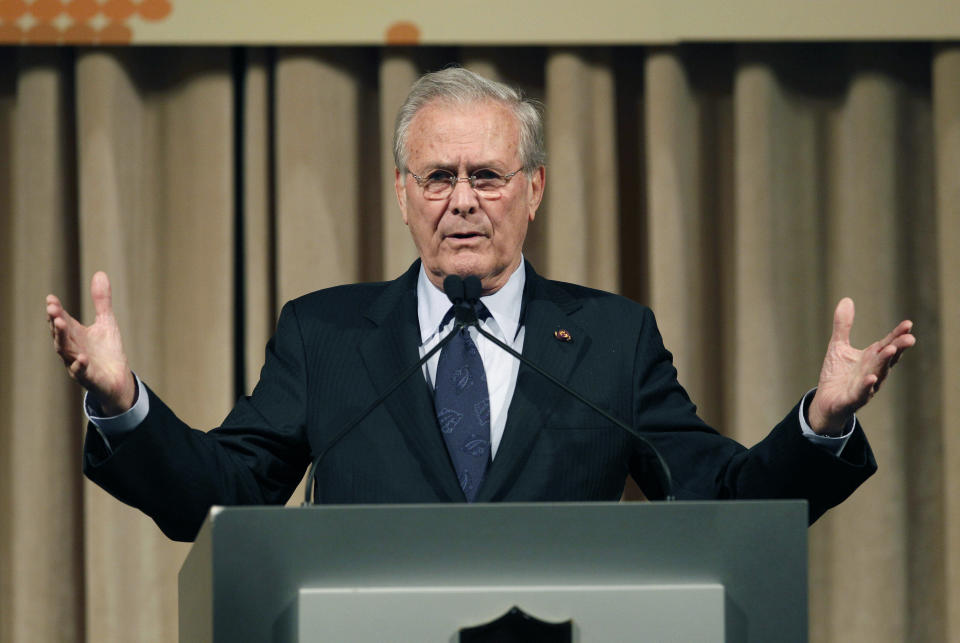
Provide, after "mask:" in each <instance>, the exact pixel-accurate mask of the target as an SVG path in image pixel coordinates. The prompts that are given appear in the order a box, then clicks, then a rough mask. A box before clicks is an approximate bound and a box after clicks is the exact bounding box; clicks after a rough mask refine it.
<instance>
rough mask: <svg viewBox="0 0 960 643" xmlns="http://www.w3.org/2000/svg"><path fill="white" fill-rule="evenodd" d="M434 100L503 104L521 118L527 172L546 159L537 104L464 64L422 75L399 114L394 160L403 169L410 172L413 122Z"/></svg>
mask: <svg viewBox="0 0 960 643" xmlns="http://www.w3.org/2000/svg"><path fill="white" fill-rule="evenodd" d="M434 100H441V101H448V102H450V103H454V104H460V105H467V104H470V103H477V102H483V101H488V100H493V101H497V102H499V103H503V104H504V105H506V106H507V107H509V108H510V109H511V110H512V111H513V113H514V115H515V116H516V117H517V125H518V126H519V128H520V145H519V147H520V149H519V152H520V161H521V163H523V171H524V172H526V173H527V174H530V173H531V172H533V171H534V170H536V169H537V168H538V167H540V166H541V165H543V164H544V162H545V161H546V153H545V152H544V149H543V118H542V116H541V115H540V110H539V109H538V108H537V104H536V103H534V102H533V101H532V100H530V99H528V98H525V97H524V96H523V95H522V94H521V93H520V92H519V91H517V90H516V89H514V88H512V87H510V86H509V85H504V84H503V83H498V82H496V81H492V80H489V79H487V78H484V77H483V76H481V75H479V74H476V73H474V72H472V71H470V70H468V69H464V68H463V67H449V68H447V69H443V70H441V71H435V72H431V73H429V74H424V75H423V76H421V77H420V79H419V80H418V81H417V82H416V83H414V84H413V87H412V88H411V89H410V93H409V94H407V99H406V100H405V101H403V105H401V107H400V111H399V112H398V113H397V123H396V127H395V128H394V131H393V160H394V162H395V163H396V164H397V168H399V169H400V171H401V172H403V173H406V172H407V133H408V131H409V129H410V123H411V122H412V121H413V117H414V116H416V114H417V112H418V111H420V110H421V109H422V108H423V107H425V106H426V105H427V103H430V102H432V101H434Z"/></svg>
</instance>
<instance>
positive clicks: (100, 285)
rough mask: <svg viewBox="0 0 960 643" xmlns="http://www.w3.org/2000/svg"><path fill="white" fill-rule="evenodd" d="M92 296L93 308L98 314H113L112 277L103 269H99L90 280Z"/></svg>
mask: <svg viewBox="0 0 960 643" xmlns="http://www.w3.org/2000/svg"><path fill="white" fill-rule="evenodd" d="M90 296H91V297H93V309H94V311H96V313H97V316H100V315H112V314H113V297H112V294H111V291H110V278H109V277H107V273H105V272H103V271H102V270H99V271H97V272H96V273H95V274H94V275H93V279H91V280H90Z"/></svg>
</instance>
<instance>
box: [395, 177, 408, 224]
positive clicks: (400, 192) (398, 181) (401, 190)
mask: <svg viewBox="0 0 960 643" xmlns="http://www.w3.org/2000/svg"><path fill="white" fill-rule="evenodd" d="M393 172H394V174H393V188H394V190H395V191H396V193H397V203H398V204H399V205H400V212H401V213H402V214H403V223H404V225H406V223H407V189H406V188H405V187H404V185H403V180H404V178H405V177H404V176H403V173H402V172H400V168H394V169H393Z"/></svg>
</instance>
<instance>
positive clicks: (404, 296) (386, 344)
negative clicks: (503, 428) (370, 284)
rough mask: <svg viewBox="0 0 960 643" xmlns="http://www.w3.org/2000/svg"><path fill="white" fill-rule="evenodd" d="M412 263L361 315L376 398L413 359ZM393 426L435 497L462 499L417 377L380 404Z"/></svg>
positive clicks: (416, 335) (416, 340)
mask: <svg viewBox="0 0 960 643" xmlns="http://www.w3.org/2000/svg"><path fill="white" fill-rule="evenodd" d="M419 270H420V262H419V261H417V262H415V263H414V265H413V266H412V267H411V268H410V270H408V271H407V273H406V274H404V275H403V276H401V277H400V278H399V279H397V280H396V281H394V282H392V283H391V284H390V286H389V287H388V288H387V290H386V291H384V294H383V295H381V297H380V298H378V299H377V300H376V301H375V302H374V303H373V305H371V307H370V309H369V310H368V311H367V318H368V319H370V320H371V321H372V322H373V323H374V325H375V328H374V330H373V331H372V332H371V333H370V335H369V337H367V339H365V340H364V342H363V343H362V344H361V346H360V354H361V357H362V359H363V363H364V366H365V367H366V369H367V373H368V374H369V376H370V379H371V380H372V381H373V384H374V387H375V388H376V389H377V393H378V394H382V393H383V392H384V391H386V390H387V388H388V387H389V386H390V385H391V384H393V383H394V382H395V381H396V379H397V378H398V377H399V376H400V374H401V373H402V372H403V371H404V370H405V369H407V368H409V367H410V366H411V365H413V364H414V363H415V362H416V361H417V359H419V353H418V351H417V346H419V344H420V325H419V322H418V320H417V293H416V284H417V275H418V273H419ZM384 407H386V409H387V411H389V413H390V415H391V416H393V419H394V421H395V422H396V423H397V427H398V428H399V429H400V431H401V433H402V434H403V437H404V439H405V440H406V441H407V444H408V445H409V446H410V450H411V451H412V452H413V453H414V454H415V455H416V457H417V458H418V459H419V460H420V465H421V467H422V469H423V471H424V474H425V475H426V477H427V479H428V480H429V481H430V482H431V484H432V485H433V487H434V488H435V489H436V490H437V493H438V495H439V496H440V497H441V498H445V499H446V500H449V501H460V502H462V501H464V499H465V498H464V496H463V492H462V491H461V490H460V485H459V484H458V483H457V477H456V474H455V473H454V470H453V466H452V465H451V464H450V456H449V455H448V454H447V448H446V445H444V443H443V438H442V437H441V435H440V428H439V427H438V426H437V419H436V414H435V412H434V409H433V401H432V399H431V396H430V391H429V389H428V388H427V384H426V382H425V381H424V379H423V375H422V374H421V373H414V374H412V375H411V376H410V377H408V378H407V380H406V381H405V382H404V383H403V384H401V385H400V386H399V388H397V390H396V391H394V392H393V393H392V394H391V395H390V396H389V397H387V399H386V400H385V401H384Z"/></svg>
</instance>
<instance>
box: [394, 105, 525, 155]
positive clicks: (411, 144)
mask: <svg viewBox="0 0 960 643" xmlns="http://www.w3.org/2000/svg"><path fill="white" fill-rule="evenodd" d="M519 145H520V125H519V122H518V120H517V117H516V114H515V113H514V111H513V110H512V109H511V108H510V107H509V106H508V105H505V104H504V103H501V102H499V101H496V100H482V101H473V102H466V103H465V102H456V101H451V100H446V99H435V100H432V101H430V102H428V103H427V104H425V105H424V106H423V107H421V108H420V109H419V110H417V113H416V114H415V115H414V117H413V119H412V120H411V122H410V128H409V130H408V133H407V139H406V148H407V149H406V152H407V157H408V159H409V160H411V161H412V160H413V159H415V158H418V157H422V156H424V155H426V156H428V157H430V158H431V160H441V159H440V158H437V157H445V156H459V155H461V154H466V153H473V154H479V155H481V156H487V157H491V158H492V157H497V158H501V159H502V160H504V161H507V160H512V159H514V158H515V157H516V156H517V155H518V153H519ZM443 160H452V159H443Z"/></svg>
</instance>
